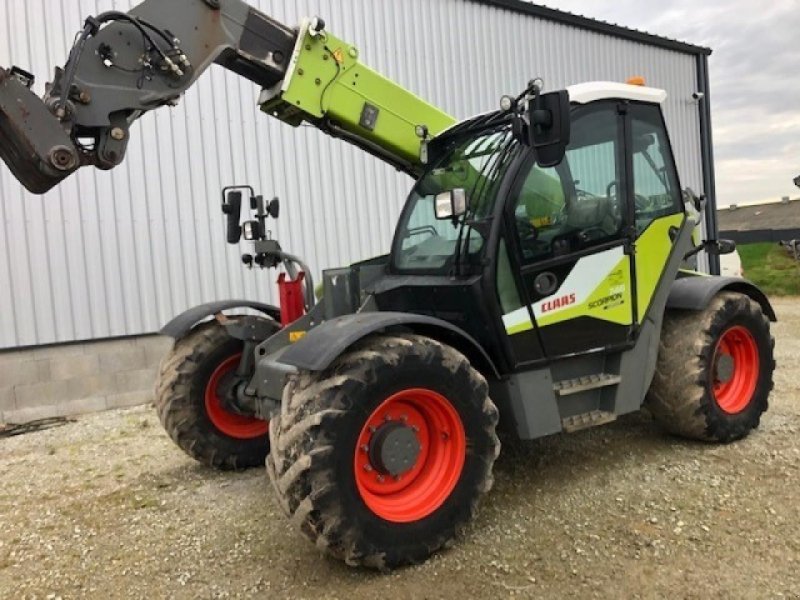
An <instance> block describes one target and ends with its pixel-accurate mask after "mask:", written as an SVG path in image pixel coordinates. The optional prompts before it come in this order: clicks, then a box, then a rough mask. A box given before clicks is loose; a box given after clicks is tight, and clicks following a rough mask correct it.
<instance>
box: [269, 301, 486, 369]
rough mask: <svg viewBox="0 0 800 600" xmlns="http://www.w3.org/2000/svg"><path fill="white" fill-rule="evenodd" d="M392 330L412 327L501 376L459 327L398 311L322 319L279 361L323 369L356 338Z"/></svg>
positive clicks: (480, 347) (303, 367)
mask: <svg viewBox="0 0 800 600" xmlns="http://www.w3.org/2000/svg"><path fill="white" fill-rule="evenodd" d="M392 330H406V331H413V332H415V333H419V334H421V335H427V336H429V337H432V338H434V339H438V340H439V341H442V342H445V343H448V344H450V345H452V346H453V347H455V348H456V349H457V350H459V351H461V352H462V353H463V354H465V355H466V356H467V357H468V358H470V360H471V361H473V362H475V361H476V360H477V361H480V362H481V363H482V364H481V365H476V367H479V370H488V371H489V374H491V375H494V376H495V377H500V375H499V372H498V370H497V367H496V365H495V364H494V361H492V359H491V358H490V356H489V355H488V354H487V353H486V350H484V349H483V347H482V346H481V345H480V344H479V343H478V342H477V341H476V340H475V338H473V337H472V336H470V335H469V334H468V333H466V332H465V331H463V330H462V329H460V328H459V327H456V326H454V325H451V324H450V323H448V322H447V321H442V320H441V319H435V318H433V317H427V316H424V315H416V314H411V313H401V312H370V313H359V314H354V315H345V316H343V317H337V318H335V319H331V320H329V321H325V322H324V323H322V324H321V325H319V326H318V327H315V328H313V329H311V330H310V331H309V332H308V334H307V335H306V336H305V337H303V338H301V339H300V340H299V341H297V342H295V343H294V344H292V345H291V346H289V347H288V349H287V350H286V351H285V352H284V353H283V354H282V355H281V357H280V359H279V362H280V363H283V364H285V365H289V366H292V367H296V368H298V369H302V370H306V371H323V370H325V369H327V368H328V367H329V366H330V365H331V364H332V363H333V361H334V360H336V358H338V357H339V356H340V355H341V354H342V353H343V352H344V351H345V350H347V349H348V348H349V347H351V346H352V345H353V344H355V343H356V342H357V341H359V340H361V339H363V338H364V337H366V336H368V335H370V334H372V333H377V332H380V331H392ZM480 367H483V369H480Z"/></svg>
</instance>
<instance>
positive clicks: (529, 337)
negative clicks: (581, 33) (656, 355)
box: [376, 82, 685, 370]
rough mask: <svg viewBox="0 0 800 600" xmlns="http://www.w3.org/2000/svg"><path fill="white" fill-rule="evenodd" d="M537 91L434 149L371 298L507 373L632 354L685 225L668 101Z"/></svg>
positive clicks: (620, 91) (638, 91) (602, 86)
mask: <svg viewBox="0 0 800 600" xmlns="http://www.w3.org/2000/svg"><path fill="white" fill-rule="evenodd" d="M540 89H541V86H540V84H538V85H536V84H535V86H534V87H531V88H529V89H528V90H526V92H525V93H524V94H523V95H522V96H520V97H519V98H515V99H512V98H504V100H503V108H504V110H500V111H497V112H493V113H489V114H486V115H481V116H479V117H476V118H474V119H470V120H468V121H465V122H462V123H459V124H457V125H455V126H454V127H452V128H451V129H449V130H447V131H446V132H444V133H442V134H440V136H438V137H437V138H436V139H435V140H434V141H433V142H431V143H430V144H429V147H428V149H427V151H428V156H429V161H430V162H429V165H428V168H427V169H426V171H425V173H424V174H423V175H422V177H420V179H419V180H418V182H417V184H416V185H415V187H414V189H413V190H412V192H411V194H410V196H409V199H408V201H407V203H406V206H405V208H404V210H403V214H402V216H401V218H400V222H399V226H398V229H397V232H396V235H395V240H394V244H393V248H392V254H391V256H390V259H389V269H388V271H389V273H390V275H389V277H387V278H386V280H385V281H383V282H382V283H381V285H379V287H378V290H377V292H378V293H377V294H376V300H377V302H378V305H379V306H380V308H381V310H400V309H402V310H406V311H410V312H420V313H424V314H432V315H433V316H438V317H440V318H443V319H445V320H447V321H449V322H452V323H454V324H458V325H459V326H460V327H462V328H464V329H465V330H466V331H467V332H468V333H470V335H472V336H473V337H475V338H476V339H478V340H479V341H482V342H483V343H484V345H485V347H488V348H503V349H504V352H503V354H504V356H502V357H493V358H495V359H496V360H497V361H498V363H500V364H506V365H509V366H510V368H511V369H512V370H516V368H517V367H520V366H525V365H530V366H533V365H535V364H537V363H539V362H541V361H543V360H552V359H554V358H558V357H563V356H568V355H573V354H578V353H585V352H590V351H602V350H603V349H606V350H609V349H615V348H616V349H618V348H624V347H626V346H629V345H631V344H632V343H633V342H635V340H636V336H637V333H638V331H639V328H640V324H641V323H642V320H643V319H646V318H647V316H648V312H647V311H648V308H649V306H650V302H651V300H652V297H653V294H654V292H655V289H656V286H657V283H658V280H659V278H660V276H661V273H662V272H663V270H664V268H665V266H666V263H667V260H668V258H669V256H670V253H671V251H672V247H673V237H674V235H675V232H676V231H677V229H678V228H679V227H680V226H681V225H682V224H683V221H684V219H685V211H684V204H683V197H682V193H681V188H680V183H679V179H678V173H677V170H676V166H675V161H674V158H673V154H672V149H671V147H670V143H669V138H668V135H667V131H666V125H665V123H664V119H663V116H662V111H661V104H662V103H663V102H664V100H665V99H666V92H664V91H662V90H657V89H654V88H647V87H643V86H640V85H628V84H618V83H608V82H600V83H589V84H581V85H576V86H572V87H570V88H569V89H568V90H566V91H561V92H555V93H550V94H542V93H541V92H540ZM410 285H411V286H413V287H415V288H416V289H415V290H414V293H413V294H408V293H407V291H408V287H409V286H410ZM398 286H399V287H402V288H403V289H404V290H406V291H405V292H403V293H399V290H397V289H395V288H396V287H398ZM401 297H402V298H403V306H398V305H397V304H396V300H395V299H399V298H401ZM409 298H417V299H418V302H417V304H418V305H415V306H410V305H409V304H410V303H413V301H409Z"/></svg>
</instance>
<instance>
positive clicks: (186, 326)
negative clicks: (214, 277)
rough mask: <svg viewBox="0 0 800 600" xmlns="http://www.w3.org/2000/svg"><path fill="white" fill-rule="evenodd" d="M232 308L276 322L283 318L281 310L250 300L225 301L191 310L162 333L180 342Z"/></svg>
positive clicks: (173, 320)
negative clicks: (219, 313)
mask: <svg viewBox="0 0 800 600" xmlns="http://www.w3.org/2000/svg"><path fill="white" fill-rule="evenodd" d="M232 308H251V309H253V310H257V311H259V312H262V313H264V314H265V315H267V316H268V317H270V318H272V319H275V320H276V321H279V320H280V318H281V311H280V309H279V308H277V307H275V306H271V305H269V304H264V303H262V302H253V301H250V300H224V301H221V302H209V303H207V304H200V305H199V306H195V307H194V308H190V309H189V310H187V311H186V312H184V313H182V314H180V315H178V316H177V317H175V318H174V319H172V321H170V322H169V323H167V324H166V325H164V327H163V328H162V329H161V333H162V334H164V335H168V336H169V337H171V338H173V339H176V340H179V339H181V338H182V337H183V336H185V335H186V334H187V333H189V332H190V331H191V330H192V329H194V327H195V325H197V324H198V323H199V322H200V321H202V320H203V319H206V318H207V317H210V316H212V315H215V314H217V313H218V312H221V311H223V310H230V309H232Z"/></svg>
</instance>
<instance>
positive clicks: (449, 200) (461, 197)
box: [434, 188, 467, 221]
mask: <svg viewBox="0 0 800 600" xmlns="http://www.w3.org/2000/svg"><path fill="white" fill-rule="evenodd" d="M434 210H435V211H436V218H437V219H438V220H440V221H443V220H445V219H455V218H458V217H461V216H463V215H464V214H465V213H466V212H467V191H466V190H465V189H464V188H456V189H454V190H450V191H447V192H442V193H441V194H438V195H437V196H436V205H435V207H434Z"/></svg>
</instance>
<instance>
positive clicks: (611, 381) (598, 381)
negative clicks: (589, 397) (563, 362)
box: [553, 373, 622, 397]
mask: <svg viewBox="0 0 800 600" xmlns="http://www.w3.org/2000/svg"><path fill="white" fill-rule="evenodd" d="M620 381H622V377H620V376H619V375H609V374H608V373H598V374H596V375H586V376H585V377H578V378H576V379H565V380H564V381H557V382H556V383H554V384H553V390H555V393H556V395H557V396H561V397H563V396H569V395H571V394H579V393H581V392H587V391H589V390H595V389H597V388H602V387H608V386H612V385H617V384H618V383H619V382H620Z"/></svg>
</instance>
